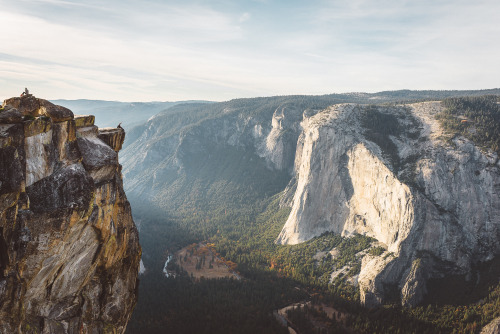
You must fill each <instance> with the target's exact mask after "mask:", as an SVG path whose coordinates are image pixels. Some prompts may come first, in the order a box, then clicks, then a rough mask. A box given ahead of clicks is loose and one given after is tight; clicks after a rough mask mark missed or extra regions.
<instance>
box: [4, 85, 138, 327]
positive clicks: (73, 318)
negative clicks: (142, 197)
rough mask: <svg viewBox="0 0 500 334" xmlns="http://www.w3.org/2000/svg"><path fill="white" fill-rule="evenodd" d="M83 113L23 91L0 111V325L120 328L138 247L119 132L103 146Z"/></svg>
mask: <svg viewBox="0 0 500 334" xmlns="http://www.w3.org/2000/svg"><path fill="white" fill-rule="evenodd" d="M4 113H5V114H4ZM40 116H41V117H40ZM33 118H34V119H33ZM23 119H24V121H23ZM93 123H94V117H93V116H81V117H79V116H77V117H74V115H73V113H72V112H71V111H70V110H69V109H66V108H63V107H59V106H56V105H53V104H51V103H50V102H48V101H45V100H42V99H37V98H35V97H34V96H31V95H30V96H23V97H21V98H12V99H8V100H6V101H5V102H4V108H3V110H2V111H0V333H15V332H33V333H103V332H113V333H123V332H124V331H125V328H126V324H127V322H128V320H129V318H130V316H131V313H132V310H133V308H134V306H135V303H136V301H137V285H138V281H137V275H138V269H139V260H140V255H141V248H140V246H139V239H138V233H137V230H136V227H135V224H134V222H133V220H132V215H131V209H130V204H129V202H128V201H127V198H126V196H125V193H124V191H123V185H122V176H121V166H120V165H119V163H118V153H117V152H118V151H119V147H121V144H122V142H123V139H124V136H125V134H124V132H123V130H122V129H117V131H115V132H117V133H119V136H118V135H115V137H117V138H115V137H113V136H110V137H111V139H112V140H111V142H112V143H113V145H114V146H113V147H110V146H109V144H108V143H106V142H103V141H102V140H100V139H99V137H98V135H99V132H98V130H97V127H95V126H94V124H93ZM111 133H113V131H111Z"/></svg>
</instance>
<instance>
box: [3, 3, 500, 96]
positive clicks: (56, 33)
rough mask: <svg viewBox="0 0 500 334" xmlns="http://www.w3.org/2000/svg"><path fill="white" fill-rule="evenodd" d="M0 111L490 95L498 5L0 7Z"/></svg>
mask: <svg viewBox="0 0 500 334" xmlns="http://www.w3.org/2000/svg"><path fill="white" fill-rule="evenodd" d="M0 5H1V6H2V11H1V12H0V22H2V30H3V33H2V34H1V35H0V43H1V45H2V49H1V50H0V86H1V88H2V89H1V90H0V98H1V99H5V98H8V97H12V96H18V95H19V94H20V93H21V91H22V90H23V89H24V87H28V88H29V89H30V90H31V91H32V92H33V93H34V94H35V95H36V96H39V97H42V98H46V99H91V100H108V101H127V102H150V101H183V100H209V101H226V100H230V99H233V98H245V97H257V96H275V95H323V94H331V93H345V92H366V93H373V92H380V91H387V90H400V89H411V90H475V89H488V88H494V87H500V84H499V81H500V79H499V78H500V66H499V65H498V61H497V56H498V55H499V54H500V45H498V43H495V41H496V38H497V36H498V34H499V32H500V25H498V24H497V23H496V22H497V14H496V13H498V12H499V9H500V3H497V2H495V1H492V0H487V1H476V2H474V3H470V2H467V1H449V0H443V1H437V2H436V1H420V2H418V3H415V2H410V1H398V2H396V1H377V2H374V1H367V0H355V1H345V0H342V1H336V2H332V1H321V0H315V1H310V2H307V3H302V2H300V1H287V2H283V1H272V0H252V1H247V2H244V3H239V2H231V1H226V0H219V1H205V2H198V1H192V0H187V1H184V2H182V3H178V2H175V1H159V0H152V1H140V2H139V1H126V2H118V1H116V0H113V1H108V2H106V3H104V4H103V3H101V2H99V1H94V0H85V1H70V0H16V1H10V0H0Z"/></svg>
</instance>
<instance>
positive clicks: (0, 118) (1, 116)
mask: <svg viewBox="0 0 500 334" xmlns="http://www.w3.org/2000/svg"><path fill="white" fill-rule="evenodd" d="M22 121H23V115H22V114H21V113H20V112H19V111H18V110H17V109H15V108H9V109H7V110H5V109H4V110H2V111H0V124H12V123H21V122H22Z"/></svg>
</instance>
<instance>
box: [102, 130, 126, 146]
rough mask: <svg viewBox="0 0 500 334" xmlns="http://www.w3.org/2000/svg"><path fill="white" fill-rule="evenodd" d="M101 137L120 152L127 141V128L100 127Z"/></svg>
mask: <svg viewBox="0 0 500 334" xmlns="http://www.w3.org/2000/svg"><path fill="white" fill-rule="evenodd" d="M99 139H101V140H102V141H103V142H105V143H106V144H108V145H109V146H111V148H112V149H113V150H115V152H118V151H120V150H121V149H122V145H123V142H124V141H125V130H123V129H122V128H101V129H99Z"/></svg>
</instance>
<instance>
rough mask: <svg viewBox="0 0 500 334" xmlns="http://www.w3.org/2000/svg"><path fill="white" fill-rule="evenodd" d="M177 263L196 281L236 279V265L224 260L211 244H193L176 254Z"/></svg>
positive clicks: (237, 277) (238, 277)
mask: <svg viewBox="0 0 500 334" xmlns="http://www.w3.org/2000/svg"><path fill="white" fill-rule="evenodd" d="M173 259H174V260H175V263H176V264H177V265H178V266H179V267H181V268H182V270H184V271H186V272H187V273H188V275H189V276H191V277H193V278H194V279H200V278H201V277H204V278H223V277H234V278H236V279H240V276H239V275H238V273H237V272H236V271H235V269H236V264H235V263H233V262H231V261H225V260H224V259H222V258H221V257H220V256H218V254H217V253H216V252H215V250H214V249H213V246H212V245H210V244H208V245H207V244H203V243H200V244H192V245H189V246H187V247H184V248H183V249H181V250H179V251H178V252H176V253H175V254H174V258H173Z"/></svg>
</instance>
